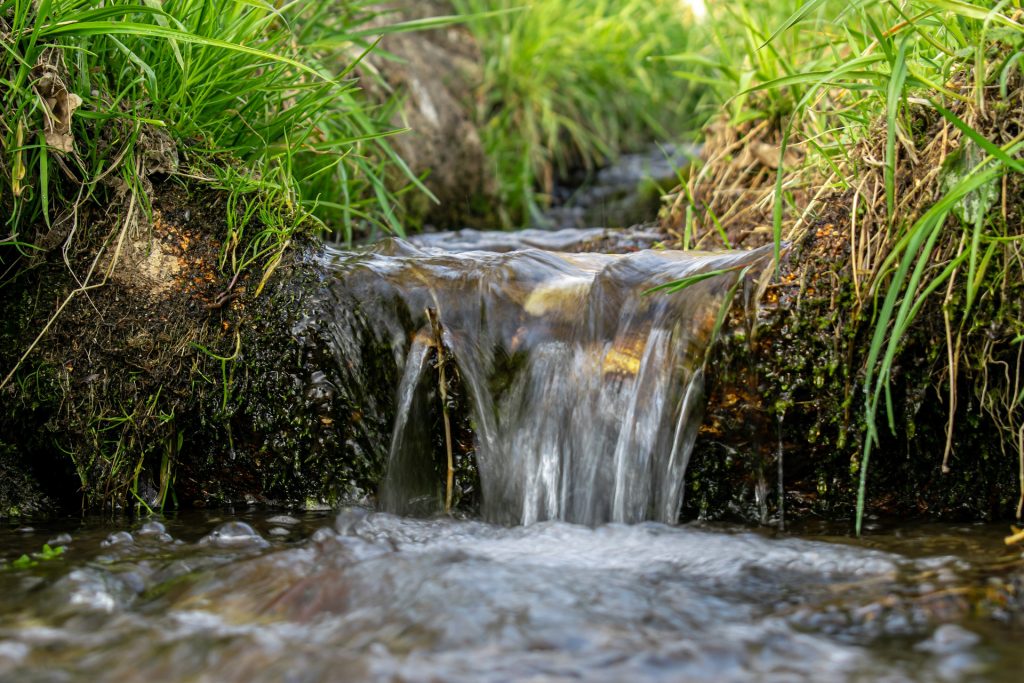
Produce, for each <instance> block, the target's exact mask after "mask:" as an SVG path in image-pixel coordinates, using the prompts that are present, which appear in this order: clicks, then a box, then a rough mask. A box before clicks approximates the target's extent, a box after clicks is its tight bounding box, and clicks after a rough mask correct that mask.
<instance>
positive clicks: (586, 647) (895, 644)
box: [0, 510, 1024, 683]
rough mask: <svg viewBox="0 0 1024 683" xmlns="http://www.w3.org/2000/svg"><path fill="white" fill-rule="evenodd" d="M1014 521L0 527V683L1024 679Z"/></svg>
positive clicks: (195, 519)
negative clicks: (862, 528)
mask: <svg viewBox="0 0 1024 683" xmlns="http://www.w3.org/2000/svg"><path fill="white" fill-rule="evenodd" d="M1003 531H1005V530H1004V529H1002V528H999V529H996V528H992V527H984V526H973V527H956V526H933V527H913V528H904V529H902V530H901V531H899V532H893V531H885V530H875V531H872V532H871V535H870V536H869V538H868V540H867V541H865V542H862V543H854V542H852V541H851V540H850V539H848V538H846V537H844V536H830V535H827V530H824V529H819V530H814V529H807V530H805V535H806V536H807V537H805V538H799V537H796V536H785V535H781V534H775V533H773V534H769V533H768V532H762V533H752V532H750V531H745V530H742V529H737V528H732V527H726V526H710V525H700V524H690V525H685V526H669V525H664V524H659V523H653V522H647V523H643V524H637V525H621V524H611V525H604V526H598V527H586V526H581V525H574V524H569V523H566V522H558V521H552V522H542V523H538V524H534V525H532V526H528V527H502V526H496V525H490V524H487V523H484V522H479V521H471V520H463V521H459V520H453V519H447V518H446V519H410V518H402V517H397V516H393V515H390V514H384V513H370V512H367V511H363V510H347V511H343V512H342V513H341V514H340V515H330V516H328V515H326V514H325V513H322V514H319V515H315V514H301V515H296V516H290V515H271V514H270V513H257V512H248V513H241V514H236V515H231V516H229V515H226V514H225V515H222V516H217V515H215V514H212V513H190V514H188V515H184V514H183V515H181V516H178V517H172V518H168V519H165V520H163V522H162V524H161V523H158V522H153V521H150V522H146V523H136V524H130V525H126V526H123V527H121V528H117V527H114V528H111V527H106V526H103V525H100V524H96V523H90V522H88V521H87V522H84V523H83V522H67V523H56V524H51V525H49V526H47V527H39V528H35V529H32V530H26V529H20V530H19V529H15V528H7V529H3V530H0V555H2V556H3V557H5V558H7V559H13V558H16V557H17V556H18V555H20V554H21V553H23V552H24V553H31V552H32V551H34V550H35V551H38V550H39V549H40V548H41V547H42V544H43V543H45V542H46V541H48V540H49V541H51V542H52V544H57V545H62V546H66V548H67V549H66V550H65V551H64V553H63V554H62V555H60V556H59V557H57V558H55V559H50V560H41V559H40V560H38V564H37V565H36V566H30V567H26V568H15V567H12V566H10V565H8V566H7V567H5V568H4V569H2V570H0V595H3V600H2V602H0V680H2V681H4V682H5V683H6V682H7V681H11V682H12V683H13V682H15V681H18V682H37V681H38V682H43V681H46V682H49V681H71V682H76V681H82V682H85V681H90V682H91V681H201V682H206V681H209V682H211V683H213V682H218V683H221V682H222V683H231V682H235V681H238V682H240V683H241V682H243V681H244V682H260V681H267V682H270V681H275V682H276V681H295V682H300V681H301V682H304V681H450V682H455V681H466V682H480V681H570V680H587V681H749V680H765V681H816V682H821V681H968V680H970V681H1007V682H1009V681H1019V680H1020V644H1021V643H1022V642H1024V618H1022V615H1024V604H1022V598H1021V593H1020V591H1021V589H1022V588H1024V583H1022V572H1021V563H1022V559H1021V555H1020V552H1019V551H1018V552H1017V553H1015V554H1014V555H1013V556H1010V557H1007V556H1005V553H1006V551H1005V549H1004V548H1003V546H1002V539H1001V533H1002V532H1003Z"/></svg>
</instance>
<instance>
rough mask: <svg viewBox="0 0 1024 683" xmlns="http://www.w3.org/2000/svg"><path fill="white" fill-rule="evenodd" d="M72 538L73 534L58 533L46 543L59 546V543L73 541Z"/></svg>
mask: <svg viewBox="0 0 1024 683" xmlns="http://www.w3.org/2000/svg"><path fill="white" fill-rule="evenodd" d="M72 540H73V539H72V538H71V534H57V535H56V536H54V537H53V538H51V539H50V540H49V541H47V542H46V544H47V545H49V546H51V547H57V546H58V545H67V544H68V543H71V541H72Z"/></svg>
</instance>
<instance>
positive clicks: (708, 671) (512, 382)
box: [0, 162, 1024, 683]
mask: <svg viewBox="0 0 1024 683" xmlns="http://www.w3.org/2000/svg"><path fill="white" fill-rule="evenodd" d="M639 166H640V164H639V162H637V163H632V165H631V166H629V168H633V167H639ZM616 177H617V176H616ZM593 196H594V197H597V199H593V198H589V199H587V197H589V195H587V196H585V197H584V199H586V201H583V200H582V199H581V200H580V201H579V202H578V204H577V206H576V208H575V209H574V210H573V211H572V212H570V214H571V216H572V217H573V218H574V220H576V219H579V221H581V222H583V221H587V220H589V219H587V218H585V210H589V208H588V207H591V206H598V207H599V208H600V210H601V211H609V210H610V209H609V208H608V207H609V206H610V205H609V204H608V203H607V202H608V201H610V200H609V199H608V197H610V196H611V195H610V194H608V193H603V194H602V193H596V194H594V195H593ZM591 200H592V201H591ZM588 202H589V203H588ZM563 218H564V217H563ZM567 222H568V221H567V219H565V220H563V221H562V223H561V224H562V225H565V224H567ZM595 245H596V246H597V248H596V249H595V248H594V246H595ZM652 247H653V248H652ZM581 251H588V252H591V253H579V252H581ZM594 252H596V253H594ZM769 253H770V252H768V251H764V250H760V251H752V252H731V253H719V254H694V253H683V252H674V251H671V250H666V249H663V248H660V245H658V244H657V235H656V234H647V233H645V232H644V231H642V230H635V229H634V230H633V231H630V232H628V233H610V232H609V231H605V230H602V229H562V230H528V231H521V232H518V233H514V234H509V233H487V232H477V231H472V230H464V231H459V232H456V233H445V234H435V235H425V236H421V237H418V238H414V239H412V240H408V241H406V240H398V239H388V240H384V241H382V242H380V243H379V244H377V245H374V246H372V247H370V248H366V249H360V250H355V251H351V250H343V249H333V248H328V250H327V252H326V255H325V257H324V261H323V262H324V266H325V268H326V269H327V270H329V271H330V272H331V274H332V276H331V277H330V278H328V279H327V280H326V284H325V286H324V288H323V292H322V294H321V304H322V305H321V308H320V309H319V310H324V311H327V312H328V313H327V314H326V315H325V316H323V317H321V318H313V317H307V318H302V319H300V320H298V321H297V322H296V324H295V326H294V329H293V330H292V332H293V334H294V335H296V336H297V337H301V336H302V335H304V334H305V333H306V332H307V331H308V330H311V329H314V328H315V329H317V330H320V331H322V332H323V335H322V336H321V337H319V338H323V339H326V340H327V341H326V342H325V344H326V346H327V347H329V348H327V349H326V350H327V352H329V354H330V355H331V357H333V358H334V359H335V364H336V365H337V368H338V374H337V375H336V376H333V377H331V378H329V377H327V376H326V375H325V374H324V373H322V372H321V373H314V376H312V377H311V378H310V379H309V388H308V392H307V393H308V395H309V396H310V397H312V398H311V401H312V400H313V399H316V401H315V402H316V405H318V406H321V408H322V409H323V410H324V411H326V410H327V409H328V408H327V407H329V406H330V405H332V404H331V401H330V399H331V397H332V396H334V395H335V394H336V393H337V392H338V390H339V387H340V386H342V385H344V386H348V387H356V388H360V390H361V391H362V392H363V393H365V396H363V397H361V404H362V406H363V407H364V408H366V409H367V415H368V417H367V418H366V423H367V424H369V422H370V417H369V416H371V415H380V416H385V417H381V418H380V419H378V420H377V422H376V424H378V425H384V427H383V428H378V431H373V430H372V429H371V428H370V427H369V426H368V427H366V433H365V437H366V440H367V441H369V440H370V439H371V437H373V438H375V439H376V443H375V444H374V446H375V447H378V448H379V450H380V453H381V454H382V455H381V459H383V457H384V455H386V459H387V462H386V477H385V479H384V481H383V484H382V486H381V488H380V491H379V492H378V498H377V499H376V501H375V502H376V507H375V508H374V509H369V508H364V507H347V508H343V509H341V510H340V511H332V512H327V511H319V512H316V511H306V512H297V511H295V510H291V511H284V510H268V509H266V508H259V507H250V508H235V509H225V510H208V511H204V510H191V511H180V512H175V513H173V514H171V513H169V514H167V515H166V516H154V517H151V518H148V519H136V520H131V519H125V518H120V519H118V520H113V521H112V520H110V519H109V518H107V519H99V518H88V517H87V518H84V519H83V518H65V519H55V520H51V521H49V522H46V523H38V524H34V525H33V526H17V525H9V526H5V527H0V595H2V596H3V599H2V601H0V681H2V682H4V683H6V682H8V681H10V682H12V683H13V682H18V683H36V682H38V683H50V682H54V683H56V682H61V683H64V682H79V681H80V682H82V683H85V682H87V681H88V682H92V681H110V682H122V681H123V682H128V681H181V682H186V681H188V682H203V683H205V682H210V683H231V682H236V681H237V682H239V683H242V682H246V683H251V682H260V681H266V682H268V683H269V682H277V681H289V682H294V683H300V682H306V681H309V682H314V681H389V682H390V681H410V682H414V681H444V682H448V683H454V682H461V681H465V682H467V683H470V682H472V683H476V682H480V681H495V682H498V681H508V682H513V681H524V682H525V681H530V682H540V681H545V682H546V681H579V680H585V681H598V682H600V681H607V682H609V683H610V682H619V681H630V682H634V681H652V682H653V681H666V682H668V681H715V682H718V681H751V680H757V681H780V682H783V681H814V682H819V683H820V682H828V681H892V682H896V681H968V680H970V681H995V682H1003V681H1005V682H1007V683H1010V682H1011V681H1012V682H1013V683H1016V682H1017V681H1019V680H1020V678H1021V649H1020V644H1021V643H1022V642H1024V557H1022V554H1021V552H1020V550H1019V548H1009V549H1008V548H1007V547H1006V546H1005V545H1004V544H1003V536H1004V535H1005V534H1006V532H1007V531H1008V528H1007V527H1004V526H998V527H997V526H992V525H952V524H945V525H939V524H930V525H923V524H910V523H901V524H899V525H898V526H887V525H885V524H882V523H880V522H878V521H877V520H873V521H871V520H869V524H868V533H867V535H866V536H865V537H864V538H863V539H854V538H851V537H850V535H849V530H848V528H847V527H846V526H845V525H838V526H837V525H829V524H824V523H820V524H818V523H810V522H807V521H804V522H796V523H789V524H788V525H787V530H786V531H785V532H782V531H778V530H768V529H751V528H744V527H739V526H730V525H725V524H710V523H702V522H691V523H688V524H683V525H680V524H677V519H678V512H679V509H680V505H681V503H682V500H683V496H684V494H685V486H684V482H685V476H686V468H687V462H688V461H689V458H690V450H691V449H692V447H693V443H694V435H695V432H696V429H697V426H698V425H699V424H700V420H701V411H702V405H703V395H702V387H703V379H704V374H705V372H706V371H708V368H707V367H706V366H707V362H708V361H707V358H708V354H707V349H708V346H709V344H710V343H711V341H712V340H713V338H714V336H715V333H716V332H717V329H718V328H717V324H718V323H719V322H720V320H721V313H722V311H723V310H725V307H727V306H729V305H730V301H731V298H730V297H731V296H733V294H735V293H736V292H737V291H741V292H742V291H743V287H749V286H750V283H751V281H752V279H753V278H754V277H755V276H756V273H757V272H758V271H759V270H760V269H763V268H764V266H765V265H766V264H767V263H769V262H770V258H768V255H769ZM686 279H689V280H690V281H691V284H690V286H688V287H686V288H685V289H682V290H681V291H676V292H665V291H660V292H651V291H650V290H652V289H654V288H659V287H662V288H664V287H667V286H670V285H671V284H672V283H673V282H678V281H680V280H686ZM442 365H445V366H447V367H446V370H447V375H445V374H441V373H440V368H441V366H442ZM378 376H383V377H388V378H393V379H394V386H389V387H377V386H367V378H369V377H378ZM449 384H450V386H449ZM439 394H440V395H439ZM449 394H451V396H450V395H449ZM442 403H443V404H444V405H445V406H446V407H445V408H444V411H447V410H448V408H449V407H450V408H451V410H452V412H453V413H456V414H455V415H454V416H453V417H454V418H457V420H456V424H455V425H454V426H453V425H452V424H450V423H449V420H448V414H447V412H444V415H443V416H442V408H441V406H442ZM449 403H450V404H451V405H450V406H449V405H448V404H449ZM336 417H337V416H336V415H331V414H328V413H327V412H324V414H323V415H321V416H320V417H319V419H320V420H322V421H324V424H330V422H331V421H332V420H334V419H335V418H336ZM442 417H443V420H442ZM442 422H443V423H444V427H443V428H442ZM388 425H390V426H391V434H392V436H391V443H390V448H386V447H385V446H386V444H382V443H381V442H382V441H386V439H381V438H380V437H379V435H380V434H381V433H382V432H383V430H384V429H386V428H387V426H388ZM453 430H454V434H455V438H453V436H452V433H453ZM453 440H458V443H457V444H456V446H457V449H456V450H457V452H456V453H455V454H454V455H452V453H451V450H452V441H453ZM445 446H447V447H448V451H449V455H448V458H449V460H450V461H451V460H452V459H453V458H454V460H455V462H453V463H452V464H451V467H452V469H453V470H454V471H453V472H452V474H451V476H452V479H451V481H452V483H451V484H448V485H445V484H444V481H445V474H446V472H445V470H446V464H445ZM453 488H454V491H453ZM446 494H447V498H448V500H447V501H446V500H445V498H446ZM453 496H454V500H453ZM367 500H368V501H369V500H370V499H367ZM453 504H454V507H453V512H452V514H445V512H444V510H445V509H446V508H449V507H452V505H453Z"/></svg>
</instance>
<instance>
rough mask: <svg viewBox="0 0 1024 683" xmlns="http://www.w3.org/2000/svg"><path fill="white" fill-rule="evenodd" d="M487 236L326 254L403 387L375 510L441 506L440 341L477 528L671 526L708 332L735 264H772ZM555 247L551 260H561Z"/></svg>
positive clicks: (748, 257)
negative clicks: (555, 523)
mask: <svg viewBox="0 0 1024 683" xmlns="http://www.w3.org/2000/svg"><path fill="white" fill-rule="evenodd" d="M483 235H484V233H478V234H475V235H474V234H468V235H467V234H466V233H465V232H463V233H462V234H459V235H454V236H452V237H451V238H450V239H449V240H447V241H446V240H445V239H444V238H438V237H436V236H434V237H432V238H431V239H430V241H429V242H421V243H419V244H413V243H410V242H406V241H402V240H388V241H385V242H383V243H381V244H379V245H377V246H376V247H374V248H372V249H370V250H368V251H363V252H357V253H341V252H339V253H335V254H334V255H333V259H334V262H333V268H334V269H335V271H336V272H337V273H338V275H339V283H340V285H339V287H342V288H344V289H345V290H346V291H348V292H350V293H352V296H351V299H350V301H349V304H348V305H351V306H355V307H358V308H359V309H360V310H361V312H362V313H361V317H362V319H364V320H366V321H368V324H370V325H371V326H372V327H374V328H375V329H376V330H377V334H378V335H380V336H381V338H383V339H385V340H386V343H388V344H389V345H390V347H391V349H392V351H393V354H394V361H395V363H396V365H397V368H398V369H399V370H398V373H399V375H400V378H401V379H400V382H399V384H398V387H397V398H396V400H395V412H396V416H395V420H394V430H393V437H392V443H391V448H390V453H389V457H388V472H387V478H386V481H385V483H384V486H383V487H382V491H381V500H382V503H383V506H384V507H385V508H386V509H388V510H390V511H394V512H403V513H407V512H411V511H422V510H423V507H422V503H423V501H424V500H426V501H428V502H429V504H430V505H431V506H433V509H437V507H438V505H443V501H441V496H439V495H438V494H437V476H436V473H435V472H436V470H435V469H434V464H433V463H432V462H430V460H431V458H430V456H429V452H430V447H429V444H430V439H431V430H432V427H431V424H429V418H428V416H429V414H430V405H429V400H431V399H429V398H428V393H429V391H428V389H429V388H430V387H431V386H436V384H437V376H438V372H437V369H436V367H435V365H436V360H435V361H434V362H432V359H436V357H437V354H436V347H437V346H438V340H439V339H440V341H441V345H442V346H443V348H444V353H445V354H446V357H447V358H450V360H451V363H452V364H453V365H454V366H455V367H456V368H457V371H458V373H459V376H460V377H461V380H462V384H463V386H464V388H465V393H466V396H465V399H466V402H467V403H468V405H469V407H470V410H471V419H472V426H473V432H474V438H475V444H474V450H475V457H476V466H477V470H478V473H479V481H480V499H481V513H482V515H483V516H484V518H485V519H487V520H489V521H494V522H500V523H506V524H515V523H522V524H530V523H533V522H537V521H541V520H548V519H560V520H566V521H571V522H578V523H584V524H598V523H602V522H608V521H615V522H638V521H642V520H647V519H653V520H658V521H663V522H674V521H675V520H676V517H677V515H678V512H679V508H680V505H681V503H682V498H683V481H684V474H685V471H686V466H687V463H688V460H689V457H690V452H691V449H692V446H693V442H694V439H695V437H696V431H697V427H698V425H699V423H700V419H701V413H702V407H703V381H704V365H705V356H706V350H707V347H708V345H709V342H710V340H711V337H712V335H713V332H714V329H715V324H716V320H717V319H719V316H720V312H721V311H722V310H723V305H724V302H725V301H726V300H727V298H728V296H729V295H730V292H734V291H735V289H736V288H735V285H736V284H737V282H738V279H739V278H740V277H741V273H742V272H744V268H745V266H748V265H757V266H760V265H763V264H764V263H766V262H769V261H770V258H769V254H770V252H768V251H765V250H759V251H755V252H732V253H720V254H696V253H692V252H681V251H672V250H655V249H647V250H640V251H635V252H633V253H628V254H603V253H568V252H566V251H553V250H548V249H549V248H545V247H547V245H546V244H545V243H544V240H543V239H542V238H541V237H538V236H537V235H527V236H526V237H527V238H529V239H531V242H530V244H531V245H532V246H529V247H526V248H518V249H517V248H515V247H516V246H522V245H521V244H520V245H515V244H511V243H509V242H508V241H507V240H499V241H498V243H497V244H490V243H488V242H487V241H486V240H485V239H483V237H482V236H483ZM549 235H550V233H549ZM584 236H586V235H584ZM566 237H567V236H566V235H565V234H562V235H561V237H560V238H559V239H557V240H555V245H554V248H557V249H565V248H567V247H571V246H572V245H571V244H570V241H568V240H567V239H566ZM492 249H493V250H492ZM747 272H749V271H747ZM711 273H718V274H715V275H710V274H711ZM699 274H709V277H706V278H704V279H699V278H697V279H698V280H699V281H697V282H694V283H693V284H691V285H690V286H688V287H686V288H685V289H682V290H681V291H677V292H674V293H667V292H664V291H659V292H649V290H650V289H652V288H654V287H658V286H659V285H664V284H666V283H670V282H674V281H678V280H681V279H684V278H691V277H692V276H695V275H699ZM430 317H434V318H435V321H434V323H433V324H431V321H430V320H429V318H430ZM433 400H435V401H436V400H437V399H436V396H435V397H434V398H433Z"/></svg>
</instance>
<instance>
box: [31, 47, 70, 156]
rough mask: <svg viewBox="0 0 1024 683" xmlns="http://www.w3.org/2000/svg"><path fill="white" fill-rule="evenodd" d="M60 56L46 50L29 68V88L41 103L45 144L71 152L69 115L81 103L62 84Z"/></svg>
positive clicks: (57, 53) (54, 51)
mask: <svg viewBox="0 0 1024 683" xmlns="http://www.w3.org/2000/svg"><path fill="white" fill-rule="evenodd" d="M63 71H64V68H63V63H62V58H61V56H60V53H59V52H57V51H56V50H46V51H44V52H43V54H42V55H40V57H39V61H38V62H37V63H36V65H35V67H33V69H32V77H33V87H34V88H35V91H36V95H38V96H39V99H40V101H41V102H42V104H43V112H44V116H43V135H44V137H45V138H46V144H47V145H48V146H49V147H50V148H52V149H55V150H57V151H59V152H64V153H69V152H72V151H74V147H75V139H74V136H73V135H71V117H72V116H73V115H74V113H75V110H76V109H78V108H79V107H81V106H82V98H81V97H79V96H78V95H76V94H75V93H73V92H69V91H68V89H67V86H65V85H64V79H63V77H62V72H63Z"/></svg>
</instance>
